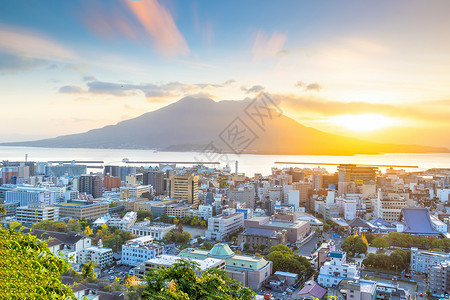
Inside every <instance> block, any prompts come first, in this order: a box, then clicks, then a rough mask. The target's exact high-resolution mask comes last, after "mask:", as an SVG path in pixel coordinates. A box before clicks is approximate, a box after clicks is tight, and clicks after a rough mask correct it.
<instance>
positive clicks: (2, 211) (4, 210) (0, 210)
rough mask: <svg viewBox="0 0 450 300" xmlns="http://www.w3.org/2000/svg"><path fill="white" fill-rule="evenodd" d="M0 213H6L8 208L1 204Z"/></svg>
mask: <svg viewBox="0 0 450 300" xmlns="http://www.w3.org/2000/svg"><path fill="white" fill-rule="evenodd" d="M0 214H3V215H6V209H5V208H4V207H3V206H2V205H0Z"/></svg>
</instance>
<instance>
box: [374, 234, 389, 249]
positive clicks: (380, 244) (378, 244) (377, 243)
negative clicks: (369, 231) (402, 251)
mask: <svg viewBox="0 0 450 300" xmlns="http://www.w3.org/2000/svg"><path fill="white" fill-rule="evenodd" d="M372 246H373V247H375V248H377V251H380V250H382V249H384V248H387V247H389V242H388V241H386V240H385V239H384V238H382V237H377V238H374V239H373V241H372Z"/></svg>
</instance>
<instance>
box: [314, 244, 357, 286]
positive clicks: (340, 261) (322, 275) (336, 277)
mask: <svg viewBox="0 0 450 300" xmlns="http://www.w3.org/2000/svg"><path fill="white" fill-rule="evenodd" d="M329 257H330V261H327V262H325V263H324V264H323V266H322V267H321V268H320V272H319V277H318V283H319V284H320V285H321V286H323V287H336V286H337V285H338V284H339V283H340V282H341V280H343V279H349V280H352V279H354V278H355V277H357V276H358V274H359V272H358V269H357V267H356V265H354V264H348V263H347V254H346V253H345V252H330V254H329Z"/></svg>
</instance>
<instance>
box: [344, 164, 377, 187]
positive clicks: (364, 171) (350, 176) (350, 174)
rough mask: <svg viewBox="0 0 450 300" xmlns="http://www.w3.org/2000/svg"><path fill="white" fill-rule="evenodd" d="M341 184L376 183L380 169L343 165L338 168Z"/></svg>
mask: <svg viewBox="0 0 450 300" xmlns="http://www.w3.org/2000/svg"><path fill="white" fill-rule="evenodd" d="M337 169H338V172H339V182H354V183H356V184H357V185H363V184H368V183H371V182H372V183H374V182H376V180H377V171H378V167H370V166H357V165H353V164H341V165H339V166H338V167H337Z"/></svg>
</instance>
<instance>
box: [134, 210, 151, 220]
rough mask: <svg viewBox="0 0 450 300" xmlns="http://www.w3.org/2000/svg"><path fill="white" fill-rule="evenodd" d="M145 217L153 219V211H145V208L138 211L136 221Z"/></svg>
mask: <svg viewBox="0 0 450 300" xmlns="http://www.w3.org/2000/svg"><path fill="white" fill-rule="evenodd" d="M145 219H148V220H150V221H153V213H152V212H151V211H145V210H140V211H138V212H137V218H136V222H140V221H144V220H145Z"/></svg>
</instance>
